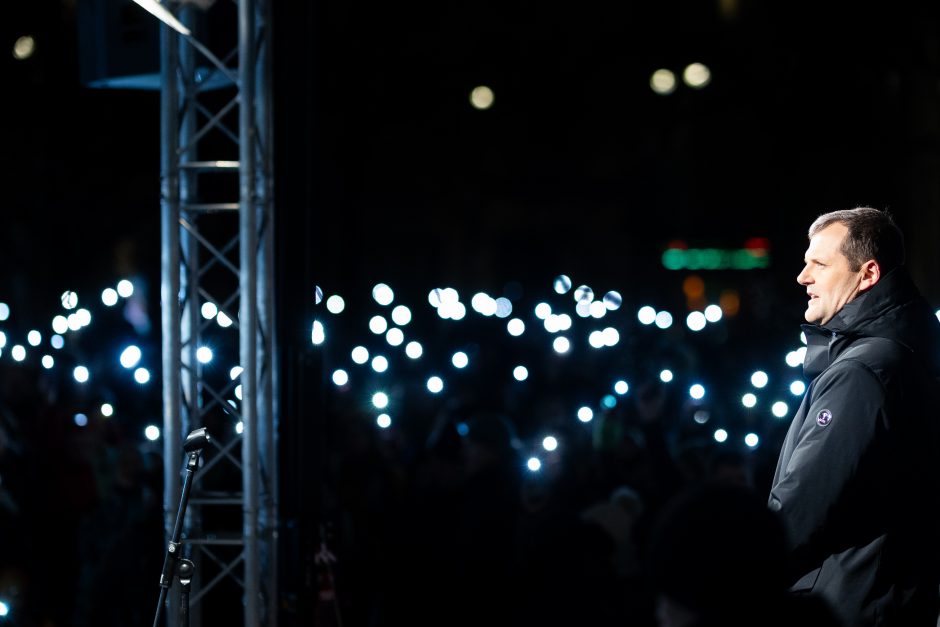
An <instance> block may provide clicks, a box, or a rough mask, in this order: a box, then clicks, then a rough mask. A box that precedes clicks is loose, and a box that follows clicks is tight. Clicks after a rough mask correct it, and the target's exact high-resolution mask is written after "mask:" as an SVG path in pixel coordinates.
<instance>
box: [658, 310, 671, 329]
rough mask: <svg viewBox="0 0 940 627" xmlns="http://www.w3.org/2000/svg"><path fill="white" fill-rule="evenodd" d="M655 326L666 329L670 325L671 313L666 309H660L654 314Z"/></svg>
mask: <svg viewBox="0 0 940 627" xmlns="http://www.w3.org/2000/svg"><path fill="white" fill-rule="evenodd" d="M656 326H657V327H659V328H660V329H668V328H669V327H671V326H672V314H671V313H669V312H668V311H660V312H659V313H657V314H656Z"/></svg>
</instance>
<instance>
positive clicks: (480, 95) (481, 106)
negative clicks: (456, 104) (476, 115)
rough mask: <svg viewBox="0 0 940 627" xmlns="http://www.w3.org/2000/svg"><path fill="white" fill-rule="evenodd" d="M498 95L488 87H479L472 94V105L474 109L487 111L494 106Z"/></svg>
mask: <svg viewBox="0 0 940 627" xmlns="http://www.w3.org/2000/svg"><path fill="white" fill-rule="evenodd" d="M495 100H496V95H495V94H494V93H493V90H492V89H490V88H489V87H487V86H486V85H478V86H476V87H474V88H473V91H471V92H470V104H471V105H473V108H474V109H477V110H479V111H485V110H487V109H489V108H490V107H492V106H493V102H494V101H495Z"/></svg>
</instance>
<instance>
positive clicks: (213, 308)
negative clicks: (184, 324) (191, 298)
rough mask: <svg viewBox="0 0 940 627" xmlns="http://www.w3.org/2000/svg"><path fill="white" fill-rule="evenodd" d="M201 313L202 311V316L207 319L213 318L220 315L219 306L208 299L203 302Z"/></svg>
mask: <svg viewBox="0 0 940 627" xmlns="http://www.w3.org/2000/svg"><path fill="white" fill-rule="evenodd" d="M199 313H201V314H202V317H203V318H205V319H206V320H212V319H213V318H215V317H216V316H217V315H219V306H218V305H216V304H215V303H213V302H212V301H210V300H207V301H206V302H204V303H203V304H202V307H200V308H199Z"/></svg>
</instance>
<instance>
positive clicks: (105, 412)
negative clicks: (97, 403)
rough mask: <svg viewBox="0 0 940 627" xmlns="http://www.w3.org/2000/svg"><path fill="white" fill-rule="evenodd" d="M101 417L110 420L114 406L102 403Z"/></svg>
mask: <svg viewBox="0 0 940 627" xmlns="http://www.w3.org/2000/svg"><path fill="white" fill-rule="evenodd" d="M101 415H102V416H104V417H105V418H110V417H111V416H113V415H114V406H113V405H112V404H111V403H102V404H101Z"/></svg>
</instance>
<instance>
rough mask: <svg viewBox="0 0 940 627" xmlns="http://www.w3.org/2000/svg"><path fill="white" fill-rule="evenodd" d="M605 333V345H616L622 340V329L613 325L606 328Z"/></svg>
mask: <svg viewBox="0 0 940 627" xmlns="http://www.w3.org/2000/svg"><path fill="white" fill-rule="evenodd" d="M603 334H604V345H605V346H616V345H617V343H618V342H619V341H620V331H618V330H617V329H615V328H613V327H607V328H606V329H604V331H603Z"/></svg>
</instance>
